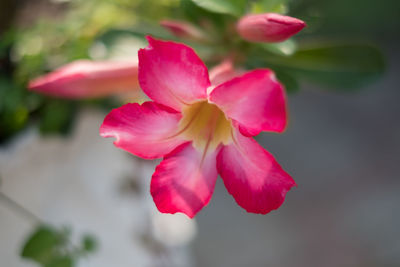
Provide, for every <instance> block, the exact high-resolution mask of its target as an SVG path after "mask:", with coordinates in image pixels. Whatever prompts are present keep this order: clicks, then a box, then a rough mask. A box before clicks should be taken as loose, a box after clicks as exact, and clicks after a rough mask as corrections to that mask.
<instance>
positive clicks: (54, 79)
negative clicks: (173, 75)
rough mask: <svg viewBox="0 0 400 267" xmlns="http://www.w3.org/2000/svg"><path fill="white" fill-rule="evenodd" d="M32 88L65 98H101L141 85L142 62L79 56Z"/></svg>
mask: <svg viewBox="0 0 400 267" xmlns="http://www.w3.org/2000/svg"><path fill="white" fill-rule="evenodd" d="M29 89H30V90H33V91H37V92H40V93H43V94H47V95H51V96H55V97H61V98H97V97H104V96H108V95H113V94H117V93H120V92H128V91H133V90H136V89H139V83H138V65H137V63H130V62H112V61H109V62H107V61H103V62H95V61H89V60H79V61H75V62H72V63H70V64H67V65H65V66H63V67H61V68H59V69H57V70H55V71H53V72H51V73H49V74H47V75H44V76H42V77H39V78H37V79H35V80H33V81H31V82H30V83H29Z"/></svg>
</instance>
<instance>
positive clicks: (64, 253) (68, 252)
mask: <svg viewBox="0 0 400 267" xmlns="http://www.w3.org/2000/svg"><path fill="white" fill-rule="evenodd" d="M70 236H71V230H70V228H66V227H62V228H60V229H56V228H53V227H51V226H46V225H41V226H39V227H38V228H37V229H36V230H35V231H34V232H33V233H32V234H31V235H30V236H29V238H28V240H27V241H26V243H25V245H24V247H23V249H22V252H21V256H22V257H23V258H25V259H30V260H32V261H35V262H37V263H39V264H40V265H41V266H43V267H73V266H75V263H76V262H77V261H78V260H79V259H80V258H82V257H85V256H87V255H88V254H89V253H92V252H93V251H95V250H96V247H97V242H96V240H95V238H94V237H92V236H91V235H87V234H86V235H84V236H83V237H82V245H81V246H74V244H73V243H72V242H71V240H70Z"/></svg>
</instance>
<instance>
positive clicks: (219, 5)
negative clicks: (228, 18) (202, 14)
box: [192, 0, 247, 16]
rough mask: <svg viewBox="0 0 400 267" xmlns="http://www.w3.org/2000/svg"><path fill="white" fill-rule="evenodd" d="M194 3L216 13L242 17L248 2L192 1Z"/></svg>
mask: <svg viewBox="0 0 400 267" xmlns="http://www.w3.org/2000/svg"><path fill="white" fill-rule="evenodd" d="M192 1H193V3H195V4H196V5H198V6H199V7H202V8H204V9H207V10H209V11H212V12H215V13H223V14H230V15H234V16H241V15H243V14H244V12H245V8H246V4H247V1H246V0H192Z"/></svg>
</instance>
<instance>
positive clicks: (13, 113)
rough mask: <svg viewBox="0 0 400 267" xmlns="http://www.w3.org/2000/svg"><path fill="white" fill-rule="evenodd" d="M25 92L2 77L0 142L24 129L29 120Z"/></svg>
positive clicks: (0, 88)
mask: <svg viewBox="0 0 400 267" xmlns="http://www.w3.org/2000/svg"><path fill="white" fill-rule="evenodd" d="M25 97H26V96H25V92H24V89H23V88H20V87H18V86H17V85H15V84H14V83H12V81H11V80H9V79H7V78H6V77H0V144H1V143H2V142H4V141H6V140H7V139H8V138H9V137H11V136H12V135H13V134H15V133H17V132H18V131H20V130H22V129H23V128H24V127H25V125H26V123H27V121H28V113H29V110H28V107H27V106H26V105H25Z"/></svg>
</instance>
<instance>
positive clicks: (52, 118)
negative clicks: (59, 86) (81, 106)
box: [39, 99, 77, 135]
mask: <svg viewBox="0 0 400 267" xmlns="http://www.w3.org/2000/svg"><path fill="white" fill-rule="evenodd" d="M76 108H77V107H76V103H74V102H68V101H64V100H56V99H51V100H49V102H48V103H46V104H45V106H44V107H43V109H42V110H41V120H40V125H39V129H40V132H41V133H42V134H63V135H66V134H68V133H69V132H70V130H71V126H72V124H73V122H74V119H75V117H76V111H77V110H76Z"/></svg>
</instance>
